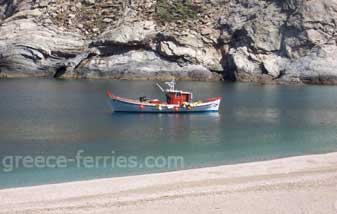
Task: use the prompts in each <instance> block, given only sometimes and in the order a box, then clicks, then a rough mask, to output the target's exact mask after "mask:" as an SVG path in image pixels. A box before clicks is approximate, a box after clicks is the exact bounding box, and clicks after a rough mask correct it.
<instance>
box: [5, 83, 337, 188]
mask: <svg viewBox="0 0 337 214" xmlns="http://www.w3.org/2000/svg"><path fill="white" fill-rule="evenodd" d="M177 87H178V88H180V89H183V90H188V91H189V90H190V91H193V92H194V97H195V98H196V99H198V98H200V99H203V98H208V97H216V96H222V97H223V101H222V104H221V107H220V112H219V113H208V114H126V113H112V112H111V110H110V108H109V104H108V99H107V98H106V96H105V91H106V90H110V91H112V92H113V93H114V94H116V95H119V96H125V97H130V98H137V97H140V96H144V95H147V96H149V97H160V98H163V97H162V94H161V92H160V91H159V89H158V88H156V86H155V82H152V81H116V80H52V79H7V80H1V81H0V121H1V123H0V157H1V163H0V165H1V171H0V188H8V187H18V186H30V185H39V184H48V183H59V182H66V181H77V180H87V179H94V178H108V177H114V176H126V175H135V174H144V173H153V172H162V171H172V170H177V169H176V168H174V167H169V168H168V167H166V168H165V167H164V168H160V167H157V168H155V167H145V166H142V167H136V168H135V167H111V166H105V167H103V166H102V165H101V164H99V165H98V166H97V167H90V168H87V167H84V166H80V167H79V166H77V164H76V163H70V164H68V165H67V167H64V168H63V167H60V168H43V167H40V168H39V167H33V168H31V167H28V168H27V167H23V166H21V165H20V166H18V167H17V168H15V167H14V168H15V169H13V170H12V171H11V172H5V171H4V170H5V169H9V168H8V167H9V165H8V164H9V160H10V159H9V158H8V156H32V157H37V156H43V157H49V156H65V157H67V158H74V157H75V156H76V154H77V153H78V151H83V153H82V155H83V156H89V157H97V156H109V155H110V156H111V155H112V154H113V155H114V156H125V157H130V156H136V157H137V158H139V159H140V160H144V159H145V158H146V157H149V156H152V157H169V156H181V157H183V159H184V168H183V169H190V168H199V167H207V166H217V165H224V164H233V163H242V162H251V161H262V160H269V159H275V158H280V157H288V156H296V155H305V154H317V153H326V152H335V151H337V96H336V94H337V87H334V86H280V85H266V86H259V85H252V84H240V83H223V82H190V81H186V82H178V84H177ZM6 157H7V159H5V158H6ZM4 160H6V161H4ZM179 169H180V168H179Z"/></svg>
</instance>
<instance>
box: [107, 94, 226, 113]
mask: <svg viewBox="0 0 337 214" xmlns="http://www.w3.org/2000/svg"><path fill="white" fill-rule="evenodd" d="M220 102H221V99H220V98H217V99H215V100H212V101H206V102H202V103H194V104H193V103H191V105H190V106H189V107H183V106H180V105H176V104H151V103H145V102H137V101H136V100H129V99H124V98H119V97H115V96H113V97H110V103H111V107H112V110H113V111H114V112H138V113H190V112H217V111H219V107H220Z"/></svg>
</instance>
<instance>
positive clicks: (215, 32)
mask: <svg viewBox="0 0 337 214" xmlns="http://www.w3.org/2000/svg"><path fill="white" fill-rule="evenodd" d="M336 25H337V0H72V1H71V0H0V75H1V76H2V77H22V76H43V77H65V78H116V79H170V78H172V77H173V76H174V77H175V78H177V79H197V80H214V79H222V78H224V79H229V80H237V81H245V82H262V83H316V84H334V83H337V45H336V42H337V34H336V32H337V27H336Z"/></svg>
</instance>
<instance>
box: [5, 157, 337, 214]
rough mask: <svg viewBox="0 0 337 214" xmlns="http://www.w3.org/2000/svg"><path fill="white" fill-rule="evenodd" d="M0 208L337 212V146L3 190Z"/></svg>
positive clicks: (15, 210)
mask: <svg viewBox="0 0 337 214" xmlns="http://www.w3.org/2000/svg"><path fill="white" fill-rule="evenodd" d="M0 201H1V203H0V213H239V214H241V213H306V214H308V213H315V214H317V213H324V214H330V213H331V214H336V213H337V153H330V154H324V155H310V156H301V157H291V158H284V159H279V160H272V161H264V162H254V163H245V164H237V165H228V166H220V167H211V168H203V169H194V170H186V171H178V172H169V173H161V174H150V175H140V176H130V177H121V178H111V179H99V180H92V181H81V182H72V183H63V184H54V185H43V186H36V187H24V188H13V189H4V190H0Z"/></svg>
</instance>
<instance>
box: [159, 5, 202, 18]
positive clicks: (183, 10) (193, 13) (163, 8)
mask: <svg viewBox="0 0 337 214" xmlns="http://www.w3.org/2000/svg"><path fill="white" fill-rule="evenodd" d="M199 11H200V8H199V7H198V6H195V5H193V3H192V2H191V0H157V4H156V17H157V19H158V20H159V21H161V22H175V21H178V20H183V21H184V20H185V21H186V20H188V19H196V18H197V15H198V12H199Z"/></svg>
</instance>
